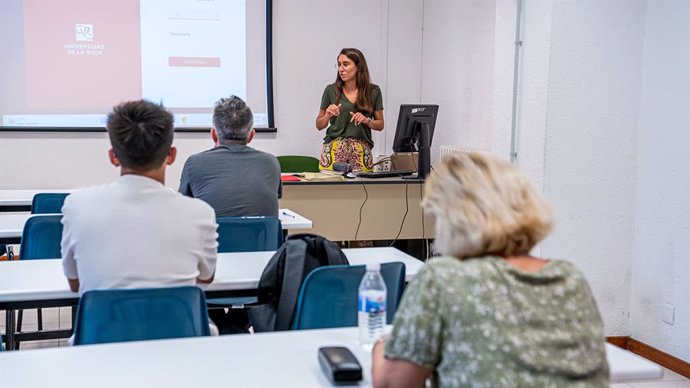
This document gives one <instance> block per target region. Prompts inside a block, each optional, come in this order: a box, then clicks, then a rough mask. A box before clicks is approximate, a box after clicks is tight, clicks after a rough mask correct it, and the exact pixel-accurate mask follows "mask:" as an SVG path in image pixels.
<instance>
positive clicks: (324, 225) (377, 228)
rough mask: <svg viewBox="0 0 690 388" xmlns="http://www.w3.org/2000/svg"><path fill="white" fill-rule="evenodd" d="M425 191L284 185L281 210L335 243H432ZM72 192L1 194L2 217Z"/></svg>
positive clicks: (347, 183) (392, 183)
mask: <svg viewBox="0 0 690 388" xmlns="http://www.w3.org/2000/svg"><path fill="white" fill-rule="evenodd" d="M423 186H424V182H423V181H419V180H414V179H402V178H379V179H366V178H355V179H348V180H344V181H340V182H306V181H303V182H283V198H281V199H280V207H281V208H288V209H292V210H293V211H295V212H297V213H299V214H301V215H302V216H304V217H306V218H308V219H310V220H312V221H313V230H312V231H313V233H316V234H320V235H322V236H325V237H327V238H329V239H331V240H335V241H354V240H393V239H396V237H397V238H398V239H420V238H433V237H434V223H433V219H432V218H431V217H430V216H429V215H424V213H423V211H422V208H421V206H420V202H421V200H422V193H423ZM72 191H74V189H60V190H57V189H51V190H46V189H32V190H0V212H9V211H30V210H31V201H32V199H33V196H34V194H36V193H49V192H61V193H65V192H67V193H69V192H72ZM360 209H361V218H360ZM401 225H402V228H401ZM358 227H359V228H358ZM358 229H359V230H358Z"/></svg>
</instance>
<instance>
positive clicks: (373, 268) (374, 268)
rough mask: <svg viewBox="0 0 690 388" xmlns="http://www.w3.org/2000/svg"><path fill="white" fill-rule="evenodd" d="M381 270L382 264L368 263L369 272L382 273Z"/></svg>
mask: <svg viewBox="0 0 690 388" xmlns="http://www.w3.org/2000/svg"><path fill="white" fill-rule="evenodd" d="M380 270H381V264H380V263H367V271H380Z"/></svg>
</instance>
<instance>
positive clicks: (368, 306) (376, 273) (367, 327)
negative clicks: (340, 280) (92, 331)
mask: <svg viewBox="0 0 690 388" xmlns="http://www.w3.org/2000/svg"><path fill="white" fill-rule="evenodd" d="M380 269H381V265H380V264H367V272H366V273H365V274H364V277H363V278H362V282H361V283H360V284H359V308H358V326H359V343H360V344H362V345H364V346H371V345H372V344H374V342H376V341H378V339H379V338H381V336H382V335H383V327H384V325H385V324H386V283H384V281H383V278H382V277H381V273H380Z"/></svg>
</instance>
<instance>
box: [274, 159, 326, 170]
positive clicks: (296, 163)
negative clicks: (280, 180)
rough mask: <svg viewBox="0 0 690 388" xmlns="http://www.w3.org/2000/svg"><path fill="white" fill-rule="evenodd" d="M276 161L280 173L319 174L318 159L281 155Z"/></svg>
mask: <svg viewBox="0 0 690 388" xmlns="http://www.w3.org/2000/svg"><path fill="white" fill-rule="evenodd" d="M277 159H278V163H280V171H281V172H319V159H317V158H315V157H313V156H301V155H281V156H278V157H277Z"/></svg>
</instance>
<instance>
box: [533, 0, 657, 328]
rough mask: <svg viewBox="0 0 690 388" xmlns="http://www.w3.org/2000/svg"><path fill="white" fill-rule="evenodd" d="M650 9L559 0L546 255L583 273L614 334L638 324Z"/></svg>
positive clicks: (622, 2) (626, 2)
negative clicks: (551, 226)
mask: <svg viewBox="0 0 690 388" xmlns="http://www.w3.org/2000/svg"><path fill="white" fill-rule="evenodd" d="M644 14H645V3H644V2H643V1H630V0H608V1H605V2H602V1H598V0H587V1H578V2H563V1H556V2H553V13H552V21H551V26H552V27H551V50H550V53H549V84H548V103H547V108H546V134H545V135H546V147H545V160H544V165H545V168H544V193H545V195H546V197H547V198H549V199H550V200H551V202H552V203H553V205H554V208H555V210H556V213H557V220H558V222H557V223H556V228H555V231H554V233H553V234H552V235H551V237H550V238H549V239H548V240H547V241H546V242H545V243H544V244H543V254H544V255H545V256H554V257H561V258H564V259H567V260H572V261H573V262H575V263H576V264H577V265H578V267H579V268H580V269H581V270H582V271H583V272H584V273H585V275H586V276H587V278H588V280H589V281H590V284H591V286H592V288H593V291H594V295H595V296H596V299H597V302H598V304H599V308H600V310H601V312H602V315H603V317H604V323H605V326H606V334H608V335H621V334H629V332H630V319H629V316H628V312H629V311H630V309H629V306H630V276H631V266H630V264H631V258H632V255H633V244H632V236H633V230H634V225H635V174H636V152H637V119H638V112H639V102H640V71H641V66H642V41H643V37H644ZM523 109H525V107H524V106H523Z"/></svg>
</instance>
